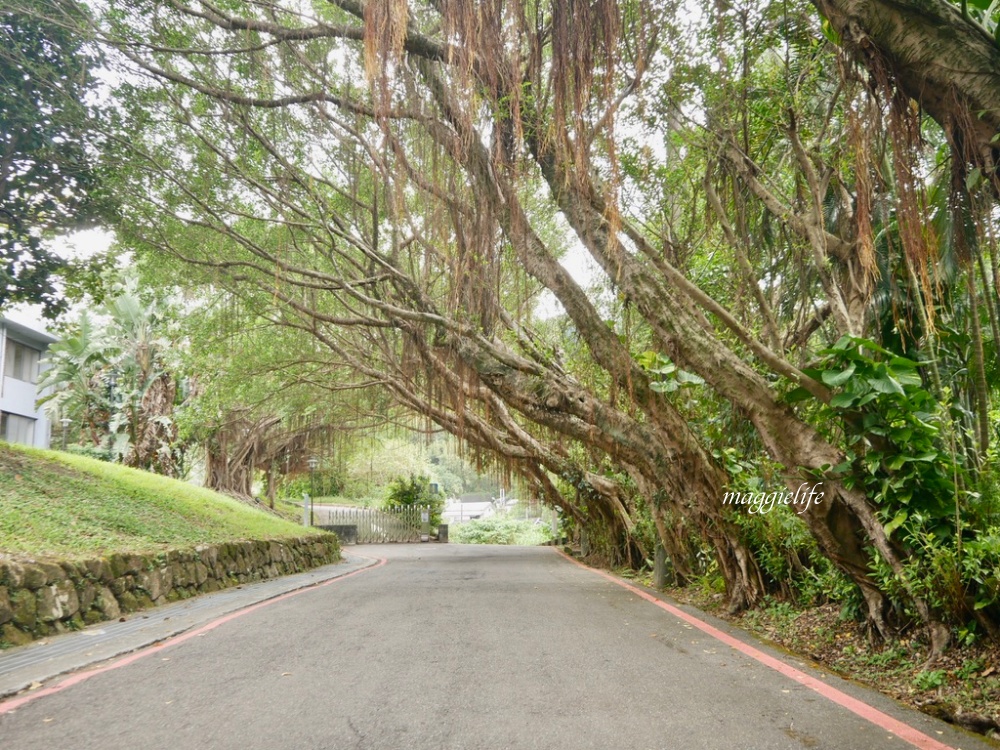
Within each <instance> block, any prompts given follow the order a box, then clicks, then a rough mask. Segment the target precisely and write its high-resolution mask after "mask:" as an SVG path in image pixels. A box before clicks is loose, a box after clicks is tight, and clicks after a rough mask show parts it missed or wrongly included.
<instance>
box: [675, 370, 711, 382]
mask: <svg viewBox="0 0 1000 750" xmlns="http://www.w3.org/2000/svg"><path fill="white" fill-rule="evenodd" d="M677 382H679V383H681V384H682V385H705V380H704V378H702V377H701V376H700V375H695V374H694V373H693V372H688V371H687V370H678V371H677Z"/></svg>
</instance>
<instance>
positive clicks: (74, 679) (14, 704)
mask: <svg viewBox="0 0 1000 750" xmlns="http://www.w3.org/2000/svg"><path fill="white" fill-rule="evenodd" d="M359 557H360V555H359ZM369 559H371V558H369ZM387 562H388V560H387V559H386V558H384V557H380V558H378V562H377V563H375V564H374V565H369V566H368V567H366V568H361V569H360V570H355V571H354V572H352V573H347V574H345V575H342V576H338V577H337V578H331V579H329V580H326V581H322V582H320V583H317V584H314V585H312V586H306V587H304V588H300V589H295V590H294V591H289V592H287V593H285V594H280V595H278V596H275V597H273V598H271V599H266V600H264V601H262V602H257V603H256V604H251V605H249V606H247V607H244V608H243V609H238V610H236V611H235V612H230V613H229V614H227V615H223V616H222V617H219V618H216V619H215V620H212V621H211V622H208V623H206V624H205V625H201V626H200V627H197V628H194V629H193V630H188V631H187V632H185V633H181V634H180V635H176V636H173V637H171V638H168V639H166V640H164V641H161V642H160V643H155V644H153V645H151V646H147V647H145V648H141V649H139V650H138V651H135V652H133V653H131V654H129V655H128V656H123V657H122V658H120V659H116V660H115V661H113V662H111V663H110V664H106V665H104V666H103V667H97V668H96V669H90V670H86V671H83V672H79V673H77V674H74V675H71V676H69V677H67V678H66V679H64V680H61V681H59V682H57V683H56V684H55V685H52V686H51V687H47V688H40V689H38V690H34V691H32V692H29V693H25V694H24V695H20V696H18V697H16V698H11V699H10V700H7V701H4V702H2V703H0V716H2V715H3V714H7V713H10V712H11V711H16V710H17V709H19V708H21V707H22V706H24V705H26V704H28V703H31V702H32V701H34V700H37V699H38V698H43V697H45V696H47V695H55V694H56V693H61V692H62V691H63V690H66V689H67V688H71V687H73V686H74V685H79V684H80V683H81V682H85V681H86V680H89V679H90V678H91V677H96V676H97V675H99V674H104V673H105V672H110V671H112V670H114V669H120V668H121V667H127V666H128V665H129V664H132V663H134V662H137V661H139V660H140V659H144V658H145V657H147V656H150V655H151V654H157V653H159V652H161V651H163V650H164V649H167V648H170V647H171V646H176V645H178V644H181V643H184V642H185V641H188V640H191V639H192V638H197V637H198V636H200V635H204V634H205V633H207V632H209V631H211V630H215V629H216V628H217V627H219V626H220V625H225V624H226V623H227V622H231V621H233V620H235V619H237V618H239V617H243V615H248V614H250V613H251V612H256V611H257V610H258V609H263V608H264V607H269V606H270V605H272V604H277V603H278V602H280V601H284V600H285V599H290V598H291V597H293V596H298V595H299V594H304V593H305V592H307V591H315V590H316V589H319V588H323V587H324V586H329V585H331V584H334V583H338V582H340V581H343V580H346V579H348V578H352V577H353V576H356V575H359V574H361V573H365V572H367V571H369V570H375V569H376V568H381V567H382V566H383V565H385V564H386V563H387Z"/></svg>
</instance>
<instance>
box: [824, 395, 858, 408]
mask: <svg viewBox="0 0 1000 750" xmlns="http://www.w3.org/2000/svg"><path fill="white" fill-rule="evenodd" d="M856 398H857V396H855V395H854V394H853V393H838V394H837V395H836V396H834V397H833V398H831V399H830V406H832V407H833V408H834V409H847V408H849V407H851V406H853V405H854V401H855V399H856Z"/></svg>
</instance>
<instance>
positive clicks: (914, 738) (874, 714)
mask: <svg viewBox="0 0 1000 750" xmlns="http://www.w3.org/2000/svg"><path fill="white" fill-rule="evenodd" d="M556 552H558V553H559V554H560V555H562V556H563V557H565V558H566V559H567V560H569V561H570V562H573V563H575V564H577V565H579V566H580V567H581V568H583V569H584V570H589V571H590V572H591V573H595V574H597V575H599V576H602V577H603V578H606V579H608V580H609V581H611V582H612V583H615V584H618V585H619V586H621V587H622V588H624V589H628V590H629V591H630V592H632V593H633V594H635V595H636V596H638V597H641V598H643V599H645V600H646V601H648V602H651V603H652V604H655V605H656V606H657V607H659V608H660V609H663V610H666V611H667V612H669V613H670V614H672V615H673V616H674V617H678V618H680V619H681V620H684V622H687V623H690V624H691V625H694V626H695V627H696V628H698V629H699V630H701V631H702V632H703V633H706V634H707V635H710V636H712V637H713V638H715V639H716V640H719V641H722V642H723V643H725V644H726V645H727V646H731V647H732V648H734V649H736V650H737V651H739V652H740V653H742V654H745V655H747V656H749V657H750V658H751V659H755V660H757V661H759V662H760V663H761V664H763V665H765V666H767V667H770V668H771V669H773V670H775V671H776V672H780V673H781V674H783V675H785V676H786V677H789V678H791V679H792V680H795V682H798V683H799V684H800V685H804V686H805V687H807V688H810V689H811V690H814V691H815V692H817V693H819V694H820V695H822V696H823V697H824V698H826V699H827V700H830V701H833V702H834V703H836V704H837V705H839V706H843V707H844V708H846V709H847V710H848V711H851V712H852V713H854V714H857V715H858V716H860V717H861V718H862V719H865V720H867V721H870V722H871V723H872V724H874V725H875V726H877V727H880V728H881V729H884V730H885V731H887V732H891V733H892V734H894V735H896V736H897V737H899V738H900V739H901V740H905V741H906V742H909V743H910V744H911V745H913V746H914V747H917V748H920V750H954V748H953V747H951V746H950V745H945V744H943V743H942V742H939V741H938V740H936V739H934V738H933V737H929V736H927V735H926V734H924V733H923V732H921V731H918V730H916V729H914V728H913V727H911V726H910V725H909V724H905V723H903V722H902V721H900V720H899V719H894V718H893V717H891V716H889V715H888V714H886V713H883V712H882V711H879V710H878V709H877V708H875V707H874V706H869V705H868V704H867V703H865V702H864V701H861V700H858V699H857V698H853V697H851V696H850V695H848V694H847V693H844V692H842V691H840V690H838V689H837V688H835V687H833V686H832V685H828V684H827V683H825V682H823V681H822V680H819V679H817V678H815V677H813V676H811V675H808V674H806V673H805V672H803V671H801V670H799V669H796V668H795V667H792V666H790V665H788V664H785V662H783V661H781V660H780V659H776V658H774V657H773V656H770V655H768V654H765V653H764V652H763V651H761V650H760V649H757V648H754V647H753V646H750V645H748V644H746V643H744V642H743V641H741V640H738V639H736V638H734V637H733V636H731V635H729V634H728V633H724V632H723V631H721V630H719V629H718V628H716V627H713V626H711V625H709V624H708V623H707V622H704V621H702V620H699V619H698V618H697V617H695V616H694V615H690V614H688V613H687V612H685V611H684V610H682V609H678V608H677V607H675V606H673V605H672V604H668V603H667V602H665V601H663V600H662V599H658V598H656V597H655V596H653V595H652V594H650V593H649V592H647V591H643V590H642V589H640V588H638V587H636V586H633V585H632V584H630V583H626V582H625V581H623V580H621V579H619V578H615V577H614V576H613V575H611V574H610V573H606V572H605V571H603V570H598V569H597V568H591V567H590V566H588V565H584V564H583V563H582V562H580V561H579V560H577V559H575V558H573V557H570V556H569V555H567V554H565V553H563V552H561V551H560V550H556ZM0 710H2V709H0Z"/></svg>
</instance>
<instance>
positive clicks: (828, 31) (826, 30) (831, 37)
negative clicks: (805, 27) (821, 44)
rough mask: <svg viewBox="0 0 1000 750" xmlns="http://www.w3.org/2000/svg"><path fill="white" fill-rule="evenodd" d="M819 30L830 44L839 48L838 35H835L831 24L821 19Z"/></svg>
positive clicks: (835, 32) (827, 20)
mask: <svg viewBox="0 0 1000 750" xmlns="http://www.w3.org/2000/svg"><path fill="white" fill-rule="evenodd" d="M820 29H822V31H823V36H825V37H826V39H827V41H828V42H830V44H835V45H837V46H838V47H840V46H841V41H840V34H838V33H837V30H836V29H835V28H833V24H831V23H830V21H829V19H826V18H824V19H823V21H822V23H820Z"/></svg>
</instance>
